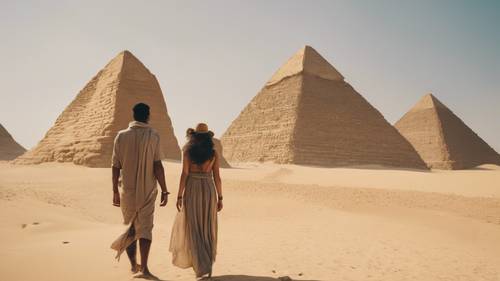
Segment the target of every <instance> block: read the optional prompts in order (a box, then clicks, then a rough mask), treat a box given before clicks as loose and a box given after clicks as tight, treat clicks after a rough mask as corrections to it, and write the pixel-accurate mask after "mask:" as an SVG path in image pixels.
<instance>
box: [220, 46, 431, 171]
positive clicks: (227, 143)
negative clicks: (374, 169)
mask: <svg viewBox="0 0 500 281" xmlns="http://www.w3.org/2000/svg"><path fill="white" fill-rule="evenodd" d="M221 141H222V145H223V146H224V155H225V157H226V158H227V159H228V160H229V161H241V162H244V161H250V162H255V161H273V162H276V163H295V164H305V165H319V166H352V165H372V164H374V165H384V166H393V167H405V168H423V169H425V168H426V165H425V163H424V162H423V161H422V159H421V158H420V157H419V156H418V154H417V152H416V151H415V149H414V148H413V147H412V146H411V145H410V144H409V142H408V141H407V140H405V138H404V137H402V136H401V135H400V134H399V133H398V131H397V130H396V129H395V128H394V127H393V126H391V124H389V123H388V122H387V121H386V120H385V119H384V117H383V116H382V115H381V114H380V112H378V111H377V110H376V109H375V108H374V107H373V106H371V105H370V104H369V103H368V102H367V101H366V100H365V99H364V98H363V97H362V96H361V95H360V94H358V93H357V92H356V91H355V90H354V89H353V88H352V87H351V86H350V85H349V84H348V83H346V82H345V81H344V77H343V76H342V75H341V74H340V73H339V72H338V71H337V70H336V69H335V68H334V67H333V66H332V65H331V64H329V63H328V62H327V61H326V60H325V59H324V58H323V57H321V55H320V54H318V53H317V52H316V51H315V50H314V49H313V48H311V47H309V46H306V47H304V48H303V49H301V50H300V51H299V52H297V53H296V54H295V55H294V56H293V57H292V58H290V59H289V60H288V62H286V63H285V65H283V66H282V67H281V68H280V69H279V70H278V71H277V72H276V73H275V74H274V75H273V76H272V77H271V79H270V80H269V81H268V82H267V83H266V85H265V86H264V87H263V88H262V90H261V91H260V92H259V93H258V94H257V96H255V97H254V98H253V100H252V101H251V102H250V103H249V104H248V105H247V106H246V107H245V109H243V111H242V112H241V113H240V115H239V116H238V117H237V118H236V119H235V120H234V121H233V123H232V124H231V126H230V127H229V128H228V130H227V131H226V132H225V133H224V135H223V136H222V138H221Z"/></svg>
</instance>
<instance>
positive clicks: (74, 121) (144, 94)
mask: <svg viewBox="0 0 500 281" xmlns="http://www.w3.org/2000/svg"><path fill="white" fill-rule="evenodd" d="M139 102H144V103H146V104H148V105H149V106H150V107H151V120H150V124H151V126H152V127H153V128H155V129H156V130H157V131H158V133H159V134H160V141H161V146H162V151H163V154H164V157H165V158H170V159H180V156H181V154H180V149H179V145H178V143H177V139H176V138H175V136H174V133H173V128H172V122H171V121H170V118H169V116H168V113H167V106H166V104H165V100H164V98H163V94H162V92H161V89H160V85H159V84H158V81H157V80H156V77H155V76H154V75H153V74H152V73H151V72H149V70H148V69H147V68H146V67H145V66H144V65H143V64H142V63H141V62H140V61H139V60H138V59H137V58H136V57H135V56H134V55H132V54H131V53H130V52H128V51H124V52H121V53H120V54H118V55H117V56H116V57H115V58H114V59H112V60H111V61H110V62H109V63H108V64H107V65H106V66H105V67H104V69H102V70H101V71H99V72H98V73H97V75H96V76H95V77H94V78H92V80H90V82H88V83H87V85H86V86H85V87H84V88H83V90H81V91H80V92H79V93H78V95H77V96H76V98H75V99H74V100H73V101H72V102H71V103H70V104H69V105H68V107H67V108H66V109H65V110H64V111H63V112H62V113H61V115H59V117H58V118H57V120H56V122H55V124H54V126H52V128H50V130H49V131H48V132H47V134H46V135H45V137H44V138H43V139H42V140H41V141H40V142H39V143H38V145H37V146H36V147H35V148H33V149H32V150H30V151H28V152H27V153H25V154H24V155H22V156H20V157H18V158H17V159H16V160H15V163H20V164H37V163H41V162H51V161H57V162H73V163H75V164H81V165H86V166H90V167H109V166H110V165H111V153H112V148H113V141H114V138H115V136H116V134H117V132H118V131H119V130H122V129H125V128H127V126H128V123H129V122H130V121H131V120H132V119H133V115H132V107H133V106H134V105H135V104H136V103H139Z"/></svg>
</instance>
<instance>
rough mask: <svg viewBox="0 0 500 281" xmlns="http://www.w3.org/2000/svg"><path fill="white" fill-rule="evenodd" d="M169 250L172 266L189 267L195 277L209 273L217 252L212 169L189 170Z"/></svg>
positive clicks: (214, 190)
mask: <svg viewBox="0 0 500 281" xmlns="http://www.w3.org/2000/svg"><path fill="white" fill-rule="evenodd" d="M170 252H172V256H173V258H172V263H173V264H174V265H176V266H178V267H181V268H188V267H193V269H194V271H195V272H196V276H198V277H200V276H203V275H205V274H208V273H211V272H212V264H213V263H214V262H215V256H216V252H217V195H216V189H215V183H214V180H213V176H212V172H190V173H189V175H188V177H187V181H186V188H185V190H184V202H183V208H182V211H181V212H179V213H178V214H177V217H176V219H175V222H174V226H173V229H172V236H171V238H170Z"/></svg>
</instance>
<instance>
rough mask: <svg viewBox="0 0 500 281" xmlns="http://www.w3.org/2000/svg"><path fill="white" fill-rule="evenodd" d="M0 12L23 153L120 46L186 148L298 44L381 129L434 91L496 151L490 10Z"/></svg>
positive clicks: (136, 5)
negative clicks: (367, 107) (143, 70)
mask: <svg viewBox="0 0 500 281" xmlns="http://www.w3.org/2000/svg"><path fill="white" fill-rule="evenodd" d="M0 1H1V2H0V3H1V4H0V38H1V43H0V82H1V83H0V85H1V88H0V97H1V98H0V123H2V124H3V125H4V126H5V127H6V128H7V130H9V131H10V133H11V134H12V135H13V136H14V137H15V138H16V139H17V140H18V142H20V143H21V144H22V145H24V146H25V147H27V148H30V147H32V146H34V145H35V144H36V143H37V142H38V141H39V140H40V139H41V138H42V137H43V135H44V134H45V132H46V131H47V129H49V128H50V127H51V126H52V124H53V123H54V121H55V120H56V118H57V116H58V115H59V114H60V113H61V112H62V110H63V109H64V108H65V107H66V106H67V105H68V104H69V103H70V102H71V100H73V98H74V97H75V96H76V94H77V93H78V91H79V90H81V89H82V88H83V86H84V85H85V84H86V83H87V82H88V81H89V80H90V79H91V78H92V77H93V76H94V75H95V74H96V73H97V72H98V71H99V70H100V69H101V68H102V67H103V66H104V65H105V64H106V63H107V62H108V61H109V60H110V59H112V58H113V57H114V56H115V55H116V54H117V53H119V52H120V51H122V50H124V49H127V50H130V51H131V52H132V53H134V54H135V55H136V56H137V57H138V58H139V59H140V60H141V61H142V62H143V63H144V64H145V65H146V66H147V67H148V68H149V70H150V71H151V72H153V73H154V74H155V75H156V77H157V78H158V80H159V82H160V84H161V87H162V90H163V94H164V96H165V99H166V102H167V107H168V110H169V113H170V117H171V119H172V121H173V125H174V128H175V132H176V135H177V138H178V139H179V141H180V142H183V136H184V132H185V129H186V128H187V127H188V126H193V125H194V124H195V123H197V122H198V121H205V122H207V123H208V124H209V126H211V127H212V128H213V130H214V131H215V133H216V135H219V136H220V135H221V134H222V133H223V132H224V131H225V129H226V128H227V127H228V125H229V124H230V122H231V121H232V120H233V119H234V118H235V117H236V116H237V115H238V114H239V112H240V111H241V110H242V109H243V107H244V106H245V105H246V104H247V103H248V102H249V101H250V99H251V98H252V97H253V96H254V95H255V94H256V93H257V92H258V91H259V90H260V88H261V87H262V86H263V85H264V83H265V82H266V81H267V80H268V79H269V78H270V77H271V75H272V74H273V73H274V71H275V70H277V68H278V67H279V66H280V65H281V64H283V63H284V62H285V61H286V60H287V59H288V58H289V57H290V56H291V55H292V54H293V53H295V52H296V51H297V50H298V49H300V48H301V47H303V46H304V45H306V44H307V45H311V46H313V47H314V48H315V49H316V50H317V51H318V52H319V53H321V54H322V55H323V56H324V57H325V58H326V59H327V60H329V61H330V62H331V63H332V64H333V65H334V66H335V67H336V68H337V69H338V70H339V71H340V72H341V73H342V74H343V75H344V76H345V77H346V80H347V82H349V83H350V84H351V85H352V86H353V87H354V88H355V89H356V90H357V91H358V92H359V93H361V94H362V95H363V96H364V97H365V98H366V99H367V100H368V101H369V102H370V103H371V104H372V105H374V106H375V107H376V108H377V109H378V110H379V111H380V112H381V113H382V114H383V115H384V116H385V117H386V119H387V120H388V121H389V122H391V123H394V122H396V121H397V120H398V119H399V118H400V117H401V116H402V115H403V114H404V113H405V112H406V111H407V110H408V109H409V108H410V107H411V106H413V104H414V103H416V102H417V101H418V100H419V99H420V97H421V96H422V95H424V94H425V93H427V92H433V93H434V94H435V95H436V96H437V97H438V98H439V99H440V100H441V101H442V102H443V103H445V104H446V105H448V107H449V108H450V109H451V110H453V111H454V112H455V113H456V114H457V115H458V116H459V117H460V118H462V120H463V121H464V122H465V123H466V124H468V125H469V126H470V127H471V128H472V129H473V130H474V131H475V132H476V133H478V134H479V135H480V136H481V137H482V138H483V139H484V140H486V142H488V143H489V144H490V145H491V146H493V147H494V148H495V149H496V150H497V151H500V1H495V0H493V1H472V0H471V1H459V0H453V1H420V0H418V1H416V0H415V1H371V0H366V1H306V0H302V1H270V0H262V1H198V2H191V1H102V0H101V1H59V2H57V1H4V0H0Z"/></svg>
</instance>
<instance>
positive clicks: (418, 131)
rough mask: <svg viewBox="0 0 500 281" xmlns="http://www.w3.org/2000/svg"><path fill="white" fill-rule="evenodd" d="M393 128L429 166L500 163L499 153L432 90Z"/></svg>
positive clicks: (454, 167) (462, 166)
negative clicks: (433, 93)
mask: <svg viewBox="0 0 500 281" xmlns="http://www.w3.org/2000/svg"><path fill="white" fill-rule="evenodd" d="M395 126H396V128H397V129H398V130H399V132H400V133H401V134H402V135H403V136H405V137H406V138H407V139H408V141H409V142H410V143H411V144H412V145H413V146H414V147H415V149H416V150H417V152H418V153H419V154H420V156H421V157H422V159H424V161H425V162H426V163H427V165H428V166H429V167H431V168H437V169H465V168H471V167H475V166H477V165H481V164H486V163H490V164H497V165H500V156H499V155H498V153H497V152H496V151H495V150H494V149H493V148H491V147H490V146H489V145H488V144H487V143H486V142H484V141H483V140H482V139H481V138H480V137H479V136H478V135H476V133H474V132H473V131H472V130H471V129H470V128H469V127H467V125H465V123H464V122H462V120H460V118H458V117H457V116H456V115H455V114H454V113H453V112H452V111H451V110H449V109H448V108H447V107H446V106H445V105H444V104H443V103H441V102H440V101H439V100H438V99H437V98H436V97H434V96H433V95H432V94H428V95H425V96H424V97H422V99H421V100H420V101H419V102H418V103H417V104H416V105H415V106H414V107H413V108H412V109H411V110H410V111H408V112H407V113H406V114H405V115H404V116H403V117H402V118H401V119H400V120H399V121H398V122H397V123H396V125H395Z"/></svg>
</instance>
